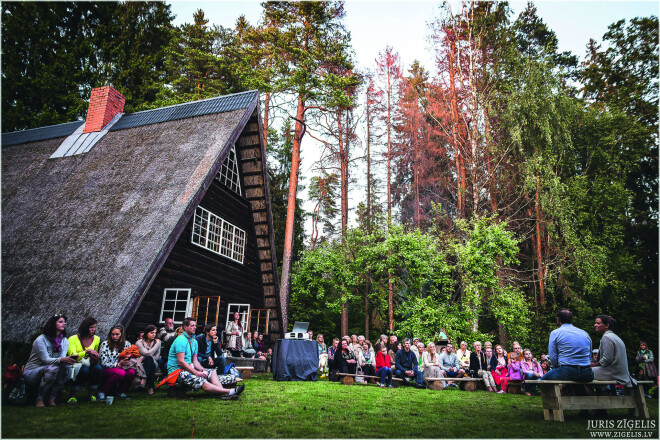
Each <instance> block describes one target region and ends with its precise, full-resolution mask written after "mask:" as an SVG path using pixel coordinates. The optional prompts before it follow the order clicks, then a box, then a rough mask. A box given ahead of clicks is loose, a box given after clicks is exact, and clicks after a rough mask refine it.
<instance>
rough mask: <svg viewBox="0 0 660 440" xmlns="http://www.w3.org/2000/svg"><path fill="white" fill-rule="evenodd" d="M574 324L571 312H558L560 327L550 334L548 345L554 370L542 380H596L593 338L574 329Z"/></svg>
mask: <svg viewBox="0 0 660 440" xmlns="http://www.w3.org/2000/svg"><path fill="white" fill-rule="evenodd" d="M572 322H573V314H572V313H571V311H570V310H568V309H561V310H559V311H558V312H557V324H558V325H559V326H560V327H559V328H557V329H555V330H553V331H552V333H550V342H549V344H548V358H549V359H550V365H551V366H552V370H550V371H548V372H547V373H545V374H544V375H543V377H542V378H541V380H574V381H577V382H591V381H592V380H594V373H593V371H592V370H591V338H590V337H589V335H588V334H587V332H585V331H584V330H581V329H579V328H577V327H574V326H573V324H572Z"/></svg>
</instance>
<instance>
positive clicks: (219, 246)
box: [191, 206, 245, 264]
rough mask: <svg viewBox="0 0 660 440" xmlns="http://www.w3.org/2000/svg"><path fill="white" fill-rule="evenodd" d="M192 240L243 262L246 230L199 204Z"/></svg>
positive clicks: (212, 250)
mask: <svg viewBox="0 0 660 440" xmlns="http://www.w3.org/2000/svg"><path fill="white" fill-rule="evenodd" d="M191 241H192V242H193V243H194V244H196V245H198V246H201V247H203V248H206V249H208V250H210V251H211V252H214V253H216V254H218V255H222V256H223V257H227V258H229V259H232V260H234V261H236V262H238V263H241V264H243V254H244V252H245V231H244V230H242V229H240V228H238V227H236V226H234V225H232V224H231V223H229V222H227V221H225V220H223V219H222V218H220V217H218V216H217V215H215V214H213V213H212V212H210V211H208V210H206V209H204V208H202V207H201V206H198V207H197V209H196V210H195V218H194V220H193V230H192V237H191Z"/></svg>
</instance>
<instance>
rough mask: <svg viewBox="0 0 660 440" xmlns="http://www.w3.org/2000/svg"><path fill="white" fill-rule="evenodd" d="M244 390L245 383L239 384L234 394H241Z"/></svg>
mask: <svg viewBox="0 0 660 440" xmlns="http://www.w3.org/2000/svg"><path fill="white" fill-rule="evenodd" d="M243 390H245V385H239V386H237V387H236V392H235V393H234V394H236V395H237V396H239V395H240V394H241V393H242V392H243Z"/></svg>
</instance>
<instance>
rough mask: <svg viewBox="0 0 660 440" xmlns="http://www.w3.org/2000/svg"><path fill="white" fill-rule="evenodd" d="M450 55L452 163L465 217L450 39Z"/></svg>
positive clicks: (461, 213)
mask: <svg viewBox="0 0 660 440" xmlns="http://www.w3.org/2000/svg"><path fill="white" fill-rule="evenodd" d="M449 44H450V49H451V51H450V57H449V89H450V93H451V97H450V99H451V116H452V119H453V121H452V124H451V135H452V140H453V143H454V163H455V166H456V191H457V198H458V217H459V218H465V177H464V176H465V172H461V170H462V166H461V162H462V157H461V147H460V145H459V143H458V124H459V120H458V96H457V94H456V71H455V69H456V67H455V62H456V41H455V40H454V38H451V39H450V43H449Z"/></svg>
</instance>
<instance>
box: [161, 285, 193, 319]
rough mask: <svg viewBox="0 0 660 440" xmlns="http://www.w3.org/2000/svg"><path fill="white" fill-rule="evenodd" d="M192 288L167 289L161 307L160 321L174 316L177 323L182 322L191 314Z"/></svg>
mask: <svg viewBox="0 0 660 440" xmlns="http://www.w3.org/2000/svg"><path fill="white" fill-rule="evenodd" d="M190 306H191V303H190V289H165V291H164V292H163V305H162V307H161V308H160V322H165V319H166V318H172V320H174V323H175V324H181V323H182V322H183V320H184V319H185V318H186V316H190V311H191V307H190Z"/></svg>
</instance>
